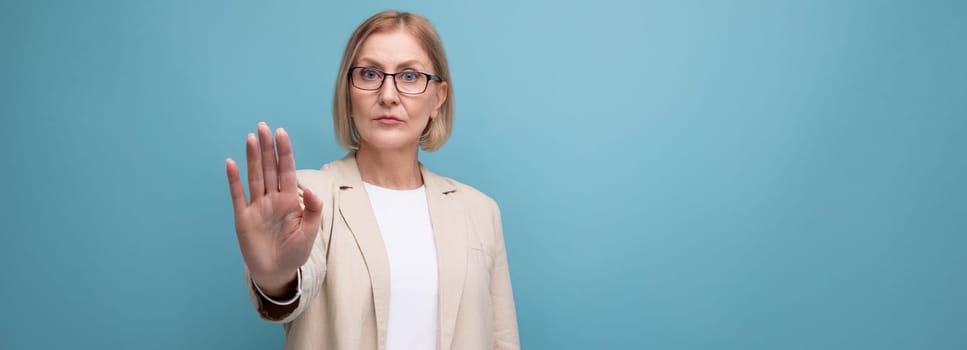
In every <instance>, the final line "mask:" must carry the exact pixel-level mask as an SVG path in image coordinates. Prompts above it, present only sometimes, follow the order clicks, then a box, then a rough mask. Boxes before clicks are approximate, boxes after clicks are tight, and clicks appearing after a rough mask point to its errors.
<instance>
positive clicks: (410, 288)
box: [226, 11, 520, 350]
mask: <svg viewBox="0 0 967 350" xmlns="http://www.w3.org/2000/svg"><path fill="white" fill-rule="evenodd" d="M452 92H453V89H452V87H451V85H450V72H449V68H448V66H447V60H446V56H445V54H444V51H443V46H442V43H441V42H440V39H439V36H438V35H437V33H436V31H435V29H434V28H433V27H432V26H431V25H430V23H429V22H428V21H427V20H426V19H425V18H423V17H420V16H418V15H415V14H410V13H401V12H396V11H386V12H381V13H378V14H376V15H374V16H372V17H370V18H369V19H367V20H366V21H365V22H363V23H362V24H361V25H360V26H359V27H358V28H357V29H356V31H355V32H354V33H353V35H352V37H351V38H350V40H349V43H348V45H347V46H346V50H345V53H344V55H343V59H342V64H341V65H340V68H339V78H338V79H337V82H336V91H335V98H334V101H333V123H334V125H335V131H336V135H337V137H338V139H339V141H340V143H341V145H342V146H343V147H344V148H347V149H348V150H350V153H349V155H347V156H346V157H345V158H343V159H341V160H337V161H334V162H332V163H329V164H327V165H325V166H323V167H322V169H320V170H300V171H296V170H295V161H294V158H293V155H292V144H291V142H290V140H289V137H288V135H287V134H286V132H285V130H283V129H281V128H280V129H278V130H276V133H275V142H274V143H273V140H272V133H271V131H270V129H269V127H268V126H267V125H266V124H265V123H260V124H259V126H258V136H257V137H256V135H254V134H249V135H248V138H247V140H246V158H247V163H248V184H249V192H250V195H251V198H250V200H249V201H246V198H245V193H244V188H243V184H242V182H241V179H240V176H239V171H238V166H237V164H236V163H235V162H234V161H233V160H231V159H228V160H227V161H226V163H227V164H226V168H227V172H228V182H229V187H230V190H231V195H232V202H233V206H234V209H235V229H236V233H237V235H238V242H239V247H240V248H241V251H242V257H243V258H244V259H245V266H246V269H245V275H246V279H247V283H248V284H249V289H250V295H251V298H252V302H253V304H254V305H255V307H256V309H257V310H258V312H259V314H260V316H261V317H262V318H263V319H264V320H267V321H269V322H278V323H282V324H283V327H284V329H285V333H286V348H288V349H390V350H392V349H460V350H464V349H494V348H497V349H516V348H519V347H520V345H519V340H518V333H517V319H516V314H515V310H514V299H513V293H512V291H511V283H510V273H509V270H508V267H507V254H506V251H505V247H504V239H503V232H502V228H501V222H500V211H499V209H498V207H497V204H496V202H494V201H493V200H492V199H491V198H490V197H487V196H486V195H484V194H483V193H481V192H479V191H477V190H475V189H473V188H472V187H470V186H467V185H464V184H461V183H459V182H457V181H454V180H452V179H449V178H445V177H441V176H439V175H436V174H433V173H432V172H430V171H429V170H427V169H426V168H424V167H423V166H422V164H421V163H420V162H419V159H418V151H419V148H423V149H424V150H425V151H433V150H436V149H438V148H440V147H441V146H443V144H444V143H445V142H446V140H447V138H448V137H449V136H450V131H451V128H452V125H453V122H452V121H453V96H452ZM276 146H277V147H278V154H277V156H276Z"/></svg>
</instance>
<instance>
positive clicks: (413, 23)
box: [332, 10, 453, 152]
mask: <svg viewBox="0 0 967 350" xmlns="http://www.w3.org/2000/svg"><path fill="white" fill-rule="evenodd" d="M393 30H405V31H407V32H409V33H410V34H412V35H413V37H414V38H416V39H417V41H418V42H419V43H420V44H421V46H423V50H425V51H426V53H427V55H428V56H430V61H431V63H432V65H433V70H434V71H433V72H430V73H432V74H434V75H436V76H439V77H440V79H441V81H445V82H447V85H446V86H447V99H446V101H444V103H443V105H442V106H440V111H439V113H437V115H436V117H435V118H431V119H430V122H429V123H428V124H427V126H426V129H424V130H423V134H422V135H421V136H420V147H421V148H423V150H424V151H427V152H432V151H435V150H437V149H439V148H440V147H442V146H443V144H444V143H446V142H447V139H449V138H450V132H451V131H452V130H453V83H451V82H450V67H449V65H448V64H447V56H446V53H445V52H444V51H443V42H442V41H440V36H439V35H438V34H437V32H436V29H434V28H433V25H432V24H430V21H428V20H427V19H426V18H424V17H422V16H420V15H417V14H413V13H408V12H400V11H394V10H390V11H383V12H380V13H377V14H375V15H373V16H371V17H369V18H368V19H366V20H365V21H363V23H362V24H360V25H359V27H357V28H356V31H354V32H353V35H352V36H351V37H350V38H349V42H348V43H347V44H346V50H345V51H344V52H343V56H342V63H340V64H339V72H338V74H337V78H336V90H335V94H334V97H333V103H332V123H333V130H334V131H335V133H336V138H337V139H338V140H339V144H340V146H342V147H343V148H345V149H346V150H350V151H352V150H357V149H359V133H358V132H357V131H356V127H355V125H354V124H353V121H352V117H351V110H350V106H352V104H351V103H350V101H349V87H350V85H349V74H348V72H349V67H351V66H352V65H353V62H354V61H355V60H356V54H357V52H358V51H359V47H360V46H361V45H362V43H363V41H365V40H366V39H367V38H369V36H370V35H372V34H375V33H384V32H389V31H393Z"/></svg>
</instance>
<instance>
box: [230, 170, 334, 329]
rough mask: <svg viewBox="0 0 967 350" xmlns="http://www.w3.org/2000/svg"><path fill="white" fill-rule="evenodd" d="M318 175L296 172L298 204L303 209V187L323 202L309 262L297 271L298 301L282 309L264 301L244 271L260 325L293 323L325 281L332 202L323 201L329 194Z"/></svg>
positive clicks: (309, 171)
mask: <svg viewBox="0 0 967 350" xmlns="http://www.w3.org/2000/svg"><path fill="white" fill-rule="evenodd" d="M318 173H319V171H318V170H299V171H298V172H297V174H298V177H299V204H300V205H301V206H302V207H303V208H305V203H304V200H303V197H302V196H303V191H304V190H305V188H306V187H311V188H312V192H313V193H315V194H316V195H317V196H320V198H322V199H323V208H322V210H323V215H322V216H323V217H322V225H320V227H319V233H318V234H317V235H316V240H315V242H314V243H313V245H312V250H311V251H310V253H309V259H308V260H307V261H306V263H305V264H303V265H302V267H301V269H302V291H301V292H302V293H301V296H300V297H299V299H297V300H296V301H295V302H294V303H292V304H290V305H286V306H280V305H276V304H274V303H272V302H270V301H268V300H266V299H265V298H263V297H262V296H261V294H259V293H258V291H256V290H255V285H254V284H253V282H252V274H251V272H250V271H249V269H248V266H246V267H245V281H246V283H247V284H248V294H249V299H250V300H251V302H252V305H253V306H254V307H255V309H256V311H258V314H259V318H261V319H262V320H264V321H267V322H270V323H289V322H291V321H293V320H295V319H296V318H297V317H299V315H301V314H302V312H303V311H305V310H306V309H307V308H308V307H309V305H311V303H312V300H313V298H315V297H316V295H317V294H318V293H319V290H320V289H321V288H322V282H323V281H324V280H325V278H326V257H327V254H326V253H327V249H328V243H329V233H330V232H331V231H332V218H333V208H332V207H333V206H332V203H333V202H332V201H330V200H327V199H329V198H331V196H332V191H331V190H330V189H329V186H327V185H326V183H325V182H324V181H322V178H321V176H320V174H318Z"/></svg>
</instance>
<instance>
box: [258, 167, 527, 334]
mask: <svg viewBox="0 0 967 350" xmlns="http://www.w3.org/2000/svg"><path fill="white" fill-rule="evenodd" d="M420 167H421V171H422V173H423V181H424V185H425V188H426V195H427V204H428V207H429V210H430V221H431V224H432V227H433V235H434V239H435V240H436V249H437V257H438V266H439V288H440V290H439V295H440V304H439V306H440V307H439V310H440V315H439V328H438V332H437V348H438V349H454V350H472V349H519V348H520V343H519V339H518V333H517V316H516V312H515V310H514V296H513V293H512V291H511V283H510V271H509V270H508V267H507V253H506V250H505V246H504V237H503V230H502V226H501V222H500V210H499V208H498V207H497V203H496V202H495V201H494V200H493V199H491V198H490V197H488V196H487V195H485V194H483V193H481V192H480V191H477V190H476V189H474V188H472V187H470V186H467V185H464V184H461V183H459V182H457V181H454V180H452V179H449V178H446V177H442V176H438V175H436V174H433V173H431V172H430V171H428V170H426V168H423V166H422V164H421V166H420ZM297 173H298V178H299V195H300V200H301V195H302V191H303V189H305V188H311V189H312V191H313V192H314V193H316V194H317V195H318V196H319V197H320V198H322V200H323V220H322V227H321V228H320V231H319V235H318V237H317V238H316V241H315V245H314V246H313V249H312V252H311V254H310V256H309V260H308V261H307V262H306V264H305V265H303V266H302V296H301V297H300V299H299V300H298V301H297V302H296V303H295V304H293V305H290V306H286V307H280V306H277V305H274V304H272V303H270V302H268V301H267V300H264V299H263V298H262V297H261V296H260V295H259V294H258V293H256V292H255V290H254V289H253V285H252V283H251V278H250V275H249V271H248V269H247V268H246V269H245V279H246V281H247V283H248V286H249V294H250V297H251V299H252V303H253V304H254V306H255V308H256V309H257V310H258V312H259V315H260V317H261V318H262V319H264V320H266V321H269V322H274V323H282V324H283V328H284V330H285V336H286V346H285V348H286V349H314V350H315V349H346V350H348V349H352V350H358V349H373V350H377V349H378V350H383V349H385V348H386V327H387V318H388V317H389V307H388V303H389V281H390V277H389V262H388V257H387V254H386V249H385V247H384V246H383V240H382V237H381V236H380V233H379V229H378V225H377V223H376V218H375V216H374V215H373V210H372V206H371V205H370V203H369V196H368V195H367V194H366V190H365V189H364V188H363V182H362V180H361V178H360V176H359V169H358V168H357V166H356V158H355V154H354V153H350V154H349V155H348V156H346V157H345V158H343V159H341V160H337V161H334V162H332V163H329V164H326V165H325V166H323V167H322V169H321V170H299V171H298V172H297Z"/></svg>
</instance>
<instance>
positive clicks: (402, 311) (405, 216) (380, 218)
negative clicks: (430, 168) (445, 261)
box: [363, 183, 439, 350]
mask: <svg viewBox="0 0 967 350" xmlns="http://www.w3.org/2000/svg"><path fill="white" fill-rule="evenodd" d="M363 185H364V186H365V188H366V192H367V193H368V194H369V201H370V203H372V205H373V213H374V214H375V215H376V222H377V223H378V224H379V231H380V233H381V234H382V236H383V242H384V243H385V245H386V253H387V255H388V256H389V269H390V291H389V322H388V323H389V326H388V329H387V334H386V349H387V350H419V349H427V350H435V349H436V345H437V325H438V323H439V320H438V318H439V317H438V315H439V313H438V310H439V306H438V303H439V298H438V294H439V289H438V282H439V281H438V276H437V256H436V246H435V244H436V243H435V242H434V239H433V227H432V225H431V224H430V211H429V209H428V208H427V203H426V189H425V188H424V187H423V186H421V187H420V188H418V189H415V190H402V191H401V190H393V189H388V188H383V187H379V186H375V185H371V184H368V183H363Z"/></svg>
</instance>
